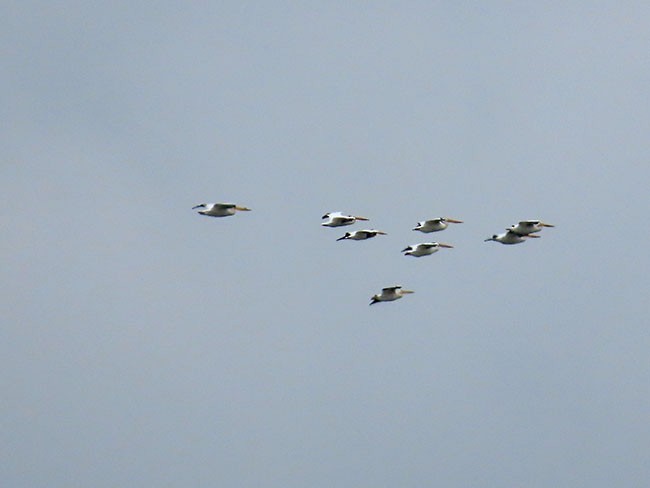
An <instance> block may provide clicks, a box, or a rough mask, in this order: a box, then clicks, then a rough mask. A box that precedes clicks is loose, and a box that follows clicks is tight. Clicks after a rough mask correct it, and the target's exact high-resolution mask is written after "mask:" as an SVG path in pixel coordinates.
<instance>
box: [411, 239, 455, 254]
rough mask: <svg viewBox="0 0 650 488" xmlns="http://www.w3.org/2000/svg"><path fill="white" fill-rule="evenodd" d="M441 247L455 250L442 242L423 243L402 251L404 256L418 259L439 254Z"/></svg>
mask: <svg viewBox="0 0 650 488" xmlns="http://www.w3.org/2000/svg"><path fill="white" fill-rule="evenodd" d="M441 247H446V248H453V247H454V246H452V245H450V244H443V243H441V242H422V243H420V244H413V245H410V246H408V247H405V248H404V249H402V252H403V253H404V256H415V257H416V258H419V257H422V256H428V255H430V254H433V253H434V252H438V251H439V250H440V248H441Z"/></svg>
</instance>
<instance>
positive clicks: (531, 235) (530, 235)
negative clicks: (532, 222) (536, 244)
mask: <svg viewBox="0 0 650 488" xmlns="http://www.w3.org/2000/svg"><path fill="white" fill-rule="evenodd" d="M522 237H535V238H540V237H542V236H538V235H536V234H528V235H527V236H522Z"/></svg>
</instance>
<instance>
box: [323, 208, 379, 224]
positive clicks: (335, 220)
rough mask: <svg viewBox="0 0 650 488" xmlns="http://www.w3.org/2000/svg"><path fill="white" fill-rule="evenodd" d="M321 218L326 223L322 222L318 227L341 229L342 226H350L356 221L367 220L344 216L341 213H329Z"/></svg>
mask: <svg viewBox="0 0 650 488" xmlns="http://www.w3.org/2000/svg"><path fill="white" fill-rule="evenodd" d="M321 218H323V219H328V220H327V222H323V223H322V224H320V225H324V226H325V227H342V226H344V225H352V224H354V223H355V222H356V221H357V220H369V219H367V218H365V217H358V216H355V215H345V214H343V213H341V212H330V213H326V214H325V215H323V216H322V217H321Z"/></svg>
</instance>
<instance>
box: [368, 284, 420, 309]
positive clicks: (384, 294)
mask: <svg viewBox="0 0 650 488" xmlns="http://www.w3.org/2000/svg"><path fill="white" fill-rule="evenodd" d="M406 293H415V292H414V291H411V290H403V289H402V287H401V286H390V287H388V288H383V289H382V290H381V293H379V294H377V295H373V296H372V298H371V302H370V305H373V304H375V303H377V302H392V301H393V300H397V299H399V298H402V296H403V295H405V294H406Z"/></svg>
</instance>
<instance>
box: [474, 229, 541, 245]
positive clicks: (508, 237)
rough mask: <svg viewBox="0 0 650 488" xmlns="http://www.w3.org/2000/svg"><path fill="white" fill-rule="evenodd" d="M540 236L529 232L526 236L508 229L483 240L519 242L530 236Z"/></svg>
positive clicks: (505, 242) (504, 242)
mask: <svg viewBox="0 0 650 488" xmlns="http://www.w3.org/2000/svg"><path fill="white" fill-rule="evenodd" d="M535 237H540V236H538V235H535V234H528V235H525V236H522V235H519V234H516V233H514V232H511V231H510V230H508V231H507V232H504V233H503V234H494V235H493V236H492V237H489V238H487V239H485V240H484V241H483V242H488V241H495V242H500V243H501V244H519V243H520V242H526V240H527V239H528V238H535Z"/></svg>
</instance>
